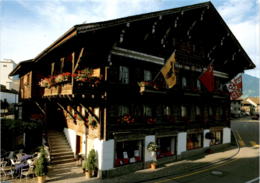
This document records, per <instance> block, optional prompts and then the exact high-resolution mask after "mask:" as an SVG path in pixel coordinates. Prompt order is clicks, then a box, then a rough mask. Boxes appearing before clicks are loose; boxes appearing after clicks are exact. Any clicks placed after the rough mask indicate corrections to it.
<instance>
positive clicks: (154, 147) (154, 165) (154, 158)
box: [147, 142, 158, 169]
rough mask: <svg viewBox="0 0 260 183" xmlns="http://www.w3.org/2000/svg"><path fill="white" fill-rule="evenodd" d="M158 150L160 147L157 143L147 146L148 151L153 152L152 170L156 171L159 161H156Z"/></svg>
mask: <svg viewBox="0 0 260 183" xmlns="http://www.w3.org/2000/svg"><path fill="white" fill-rule="evenodd" d="M157 149H158V146H157V144H156V143H155V142H150V143H149V144H148V146H147V150H148V151H149V152H151V155H152V159H153V160H152V162H151V168H152V169H156V167H157V160H156V151H157Z"/></svg>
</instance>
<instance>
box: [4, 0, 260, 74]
mask: <svg viewBox="0 0 260 183" xmlns="http://www.w3.org/2000/svg"><path fill="white" fill-rule="evenodd" d="M201 2H205V0H0V60H3V59H12V60H14V61H15V62H16V63H19V62H20V61H23V60H28V59H32V58H35V57H36V56H37V55H38V54H39V53H40V52H42V51H43V50H44V49H45V48H47V47H48V46H49V45H50V44H52V43H53V42H54V41H55V40H56V39H58V38H59V37H60V36H61V35H62V34H64V33H65V32H66V31H67V30H69V29H70V28H71V27H73V26H74V25H76V24H81V23H92V22H97V21H104V20H110V19H115V18H120V17H126V16H130V15H136V14H142V13H149V12H153V11H159V10H165V9H170V8H176V7H181V6H185V5H191V4H196V3H201ZM211 2H212V3H213V5H214V6H215V7H216V9H217V10H218V12H219V13H220V15H221V16H222V18H223V19H224V21H225V22H226V23H227V25H228V26H229V28H230V29H231V31H232V32H233V34H234V35H235V37H236V38H237V39H238V41H239V42H240V44H241V45H242V47H243V48H244V49H245V51H246V52H247V54H248V55H249V57H250V58H251V59H252V61H253V62H254V63H255V65H256V69H253V70H249V71H246V73H247V74H250V75H253V76H257V77H260V62H259V60H260V58H259V52H260V51H259V44H260V39H259V31H260V30H259V29H260V25H259V22H260V21H259V20H260V15H259V5H260V0H212V1H211Z"/></svg>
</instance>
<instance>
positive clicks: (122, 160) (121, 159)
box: [115, 140, 142, 166]
mask: <svg viewBox="0 0 260 183" xmlns="http://www.w3.org/2000/svg"><path fill="white" fill-rule="evenodd" d="M140 161H142V141H141V140H134V141H123V142H117V143H116V151H115V166H123V165H127V164H131V163H136V162H140Z"/></svg>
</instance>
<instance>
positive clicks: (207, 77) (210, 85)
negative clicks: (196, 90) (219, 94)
mask: <svg viewBox="0 0 260 183" xmlns="http://www.w3.org/2000/svg"><path fill="white" fill-rule="evenodd" d="M199 80H200V81H201V83H202V84H203V85H204V86H205V87H206V88H207V90H208V91H209V92H212V91H213V90H214V76H213V67H212V65H209V66H208V68H207V70H206V71H205V72H204V73H203V74H202V75H201V76H200V77H199Z"/></svg>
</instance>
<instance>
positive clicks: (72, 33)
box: [12, 2, 255, 75]
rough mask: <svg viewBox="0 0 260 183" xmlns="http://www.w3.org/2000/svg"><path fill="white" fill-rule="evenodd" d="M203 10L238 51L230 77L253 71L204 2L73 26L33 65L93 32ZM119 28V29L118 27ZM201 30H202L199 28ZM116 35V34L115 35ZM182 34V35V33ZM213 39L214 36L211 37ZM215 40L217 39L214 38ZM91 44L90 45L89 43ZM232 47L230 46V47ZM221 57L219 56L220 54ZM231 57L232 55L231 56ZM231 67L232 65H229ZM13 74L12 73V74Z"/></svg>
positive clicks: (240, 47) (233, 37)
mask: <svg viewBox="0 0 260 183" xmlns="http://www.w3.org/2000/svg"><path fill="white" fill-rule="evenodd" d="M200 9H201V10H203V9H207V10H210V13H211V14H210V15H209V16H210V18H212V17H213V19H210V20H211V21H212V20H214V21H216V22H217V23H216V24H218V26H219V27H221V31H222V32H224V33H226V34H227V35H228V36H229V37H230V38H231V40H232V45H235V47H236V49H237V50H239V51H238V52H239V57H238V58H237V59H239V60H240V62H241V63H240V62H239V64H237V65H240V68H239V69H238V70H237V71H235V72H234V73H232V75H235V74H236V73H239V72H243V71H244V70H246V69H253V68H255V64H254V63H253V62H252V61H251V59H250V58H249V57H248V55H247V53H246V52H245V51H244V49H243V48H242V46H241V45H240V43H239V42H238V41H237V39H236V38H235V36H234V35H233V34H232V32H231V31H230V29H229V28H228V26H227V25H226V23H225V22H224V20H223V19H222V18H221V16H220V15H219V13H218V12H217V10H216V9H215V7H214V6H213V4H212V3H211V2H205V3H200V4H195V5H190V6H184V7H179V8H173V9H168V10H163V11H157V12H152V13H146V14H140V15H135V16H129V17H125V18H119V19H114V20H108V21H102V22H96V23H88V24H79V25H75V26H73V27H72V28H71V29H69V30H68V31H67V32H66V33H65V34H63V35H62V36H61V37H60V38H58V39H57V40H56V41H55V42H54V43H52V44H51V45H50V46H49V47H48V48H46V49H45V50H43V51H42V52H41V53H40V54H39V55H38V56H36V57H35V58H34V59H33V61H32V62H33V63H38V62H41V61H42V60H44V58H46V56H48V55H50V54H51V53H53V51H54V50H55V49H56V48H58V47H60V46H61V45H65V44H66V43H67V42H68V41H70V40H76V38H77V37H79V36H81V35H88V34H91V33H93V32H98V31H103V33H105V31H106V30H108V29H109V28H117V29H121V27H122V26H124V25H127V24H128V23H131V24H132V23H133V24H134V23H137V22H140V21H149V20H152V19H155V18H157V17H163V16H179V15H180V14H183V13H184V14H186V12H189V13H190V16H191V17H192V13H193V12H195V11H197V10H200ZM120 26H121V27H120ZM200 29H202V28H200ZM115 34H116V33H115ZM183 34H184V33H183ZM212 38H214V36H212ZM215 39H217V38H215ZM209 41H212V42H214V41H213V40H209ZM90 44H91V43H90ZM231 47H232V46H231ZM220 55H221V54H220ZM232 57H233V55H232ZM231 65H233V64H231ZM229 67H231V66H229ZM230 71H231V70H230ZM18 72H19V70H17V72H16V73H18ZM12 74H13V72H12Z"/></svg>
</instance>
